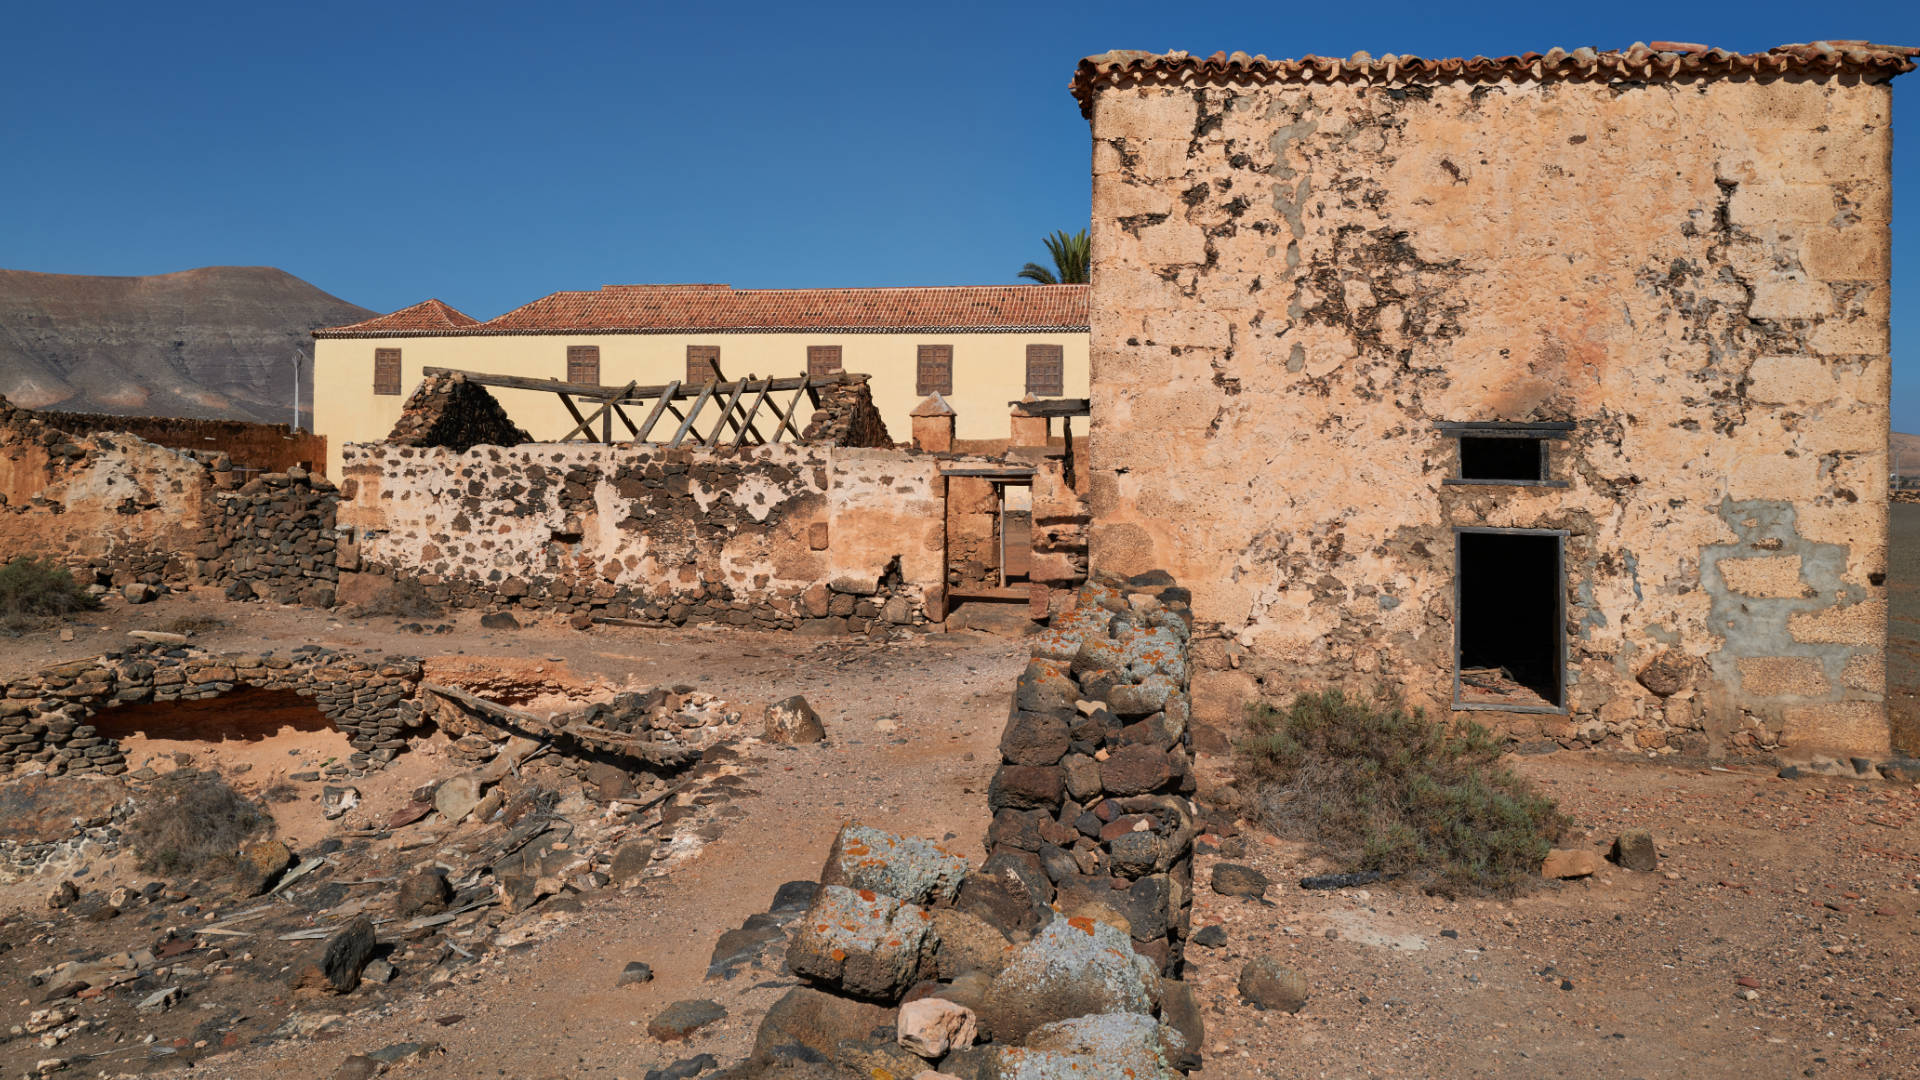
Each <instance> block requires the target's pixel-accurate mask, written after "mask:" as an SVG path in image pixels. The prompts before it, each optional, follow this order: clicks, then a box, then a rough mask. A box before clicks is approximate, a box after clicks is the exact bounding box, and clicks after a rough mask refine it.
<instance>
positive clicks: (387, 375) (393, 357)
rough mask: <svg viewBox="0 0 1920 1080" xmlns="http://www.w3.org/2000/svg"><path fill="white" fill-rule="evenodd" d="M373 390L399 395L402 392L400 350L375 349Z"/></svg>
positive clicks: (377, 392) (378, 392)
mask: <svg viewBox="0 0 1920 1080" xmlns="http://www.w3.org/2000/svg"><path fill="white" fill-rule="evenodd" d="M373 392H374V393H376V394H390V395H394V396H398V395H399V393H400V350H399V349H375V350H373Z"/></svg>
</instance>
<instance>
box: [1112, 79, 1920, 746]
mask: <svg viewBox="0 0 1920 1080" xmlns="http://www.w3.org/2000/svg"><path fill="white" fill-rule="evenodd" d="M1889 106H1890V95H1889V92H1888V88H1887V86H1886V85H1885V84H1884V83H1871V82H1863V81H1860V80H1857V79H1853V78H1847V79H1838V78H1835V79H1825V80H1812V81H1807V80H1770V81H1754V80H1747V79H1742V80H1740V81H1723V80H1722V81H1682V82H1653V83H1649V84H1642V83H1633V84H1624V83H1623V84H1616V85H1608V84H1606V83H1603V82H1597V81H1595V82H1577V81H1568V82H1524V83H1513V82H1501V83H1491V84H1485V85H1474V84H1469V83H1452V84H1446V83H1443V84H1439V85H1373V84H1365V83H1354V84H1336V85H1306V86H1303V85H1298V84H1293V85H1284V84H1269V85H1260V86H1242V87H1185V86H1183V87H1168V86H1134V87H1126V88H1119V89H1115V88H1106V89H1103V90H1100V91H1099V92H1098V94H1097V96H1096V98H1095V102H1094V110H1093V118H1092V123H1093V135H1094V192H1093V222H1092V227H1093V236H1092V240H1093V281H1092V300H1091V306H1092V312H1093V342H1094V344H1093V351H1092V366H1093V394H1092V396H1093V403H1094V412H1093V419H1092V427H1093V436H1094V437H1093V439H1092V452H1093V454H1094V460H1093V462H1092V465H1093V468H1092V474H1093V475H1092V483H1093V487H1092V501H1093V513H1094V519H1095V526H1094V529H1093V532H1092V537H1091V546H1092V560H1093V563H1094V566H1095V567H1096V568H1098V569H1101V570H1106V571H1113V572H1119V573H1129V572H1133V571H1137V570H1145V569H1148V568H1154V567H1159V568H1165V569H1167V570H1168V571H1170V572H1171V573H1172V574H1173V575H1174V576H1175V577H1176V578H1177V579H1178V580H1180V581H1181V582H1182V583H1183V584H1185V585H1188V586H1190V587H1191V588H1192V590H1193V603H1194V612H1195V616H1196V618H1197V619H1198V620H1200V623H1201V625H1202V627H1203V629H1204V631H1206V632H1204V633H1203V635H1202V636H1203V638H1205V640H1202V641H1200V642H1199V643H1197V646H1196V655H1197V657H1198V659H1199V660H1200V662H1201V664H1202V665H1203V667H1204V670H1202V671H1201V672H1199V673H1198V674H1197V675H1196V679H1195V697H1196V707H1197V708H1199V709H1200V710H1201V711H1202V712H1203V713H1206V714H1208V715H1211V716H1213V717H1214V718H1216V719H1225V718H1230V717H1232V716H1234V715H1235V714H1236V713H1237V710H1238V708H1239V705H1240V703H1241V702H1243V701H1244V700H1246V699H1247V698H1249V697H1252V696H1255V695H1258V694H1261V693H1266V694H1283V693H1286V692H1289V691H1290V690H1291V689H1293V688H1294V687H1297V686H1303V685H1308V684H1315V683H1329V682H1335V683H1348V684H1370V683H1373V682H1376V681H1387V682H1390V683H1393V684H1396V685H1399V686H1402V687H1404V688H1405V689H1406V690H1407V692H1408V694H1409V696H1410V697H1411V698H1412V699H1413V700H1414V701H1415V702H1416V703H1418V704H1424V705H1426V706H1428V707H1430V708H1434V709H1437V710H1439V711H1440V712H1441V714H1443V715H1444V714H1445V713H1446V712H1447V710H1448V709H1449V707H1450V702H1451V701H1452V687H1451V677H1452V666H1453V596H1452V588H1453V577H1454V574H1453V557H1454V550H1453V535H1452V529H1453V528H1454V527H1456V526H1498V527H1529V528H1551V529H1564V530H1566V531H1567V532H1568V533H1569V534H1570V535H1569V536H1568V538H1567V546H1566V560H1567V571H1566V604H1567V609H1566V610H1567V619H1566V621H1567V630H1568V635H1569V657H1568V661H1569V675H1568V678H1569V680H1570V685H1569V687H1568V690H1567V700H1568V705H1569V709H1568V713H1569V714H1568V715H1566V716H1556V715H1522V714H1511V713H1501V714H1480V715H1479V718H1481V719H1491V720H1493V721H1495V722H1496V723H1497V724H1498V725H1499V726H1501V727H1504V728H1505V729H1506V730H1508V731H1510V732H1511V733H1513V734H1514V735H1515V736H1516V737H1519V738H1522V739H1541V738H1546V739H1555V740H1559V741H1560V742H1562V743H1563V744H1566V745H1576V744H1579V743H1593V742H1604V743H1607V744H1609V745H1619V746H1625V747H1629V748H1640V749H1662V748H1667V747H1670V746H1671V747H1678V748H1684V749H1706V748H1709V747H1730V748H1738V747H1746V746H1775V745H1778V746H1779V747H1780V748H1781V749H1782V751H1783V752H1785V753H1788V754H1789V755H1802V754H1808V753H1817V752H1828V753H1831V752H1848V751H1850V752H1855V753H1865V754H1874V753H1880V752H1884V751H1885V750H1886V748H1887V733H1886V724H1885V713H1884V706H1883V699H1884V692H1885V674H1884V652H1885V636H1886V620H1885V610H1886V608H1885V605H1886V598H1885V590H1884V588H1883V586H1882V582H1883V581H1884V569H1885V561H1886V524H1887V512H1886V505H1887V490H1886V487H1887V484H1886V478H1887V402H1888V356H1887V352H1888V336H1887V318H1888V293H1887V275H1888V259H1889V247H1888V244H1889V239H1888V219H1889V214H1890V206H1889V203H1890V183H1889V151H1890V145H1891V138H1890V133H1889V115H1888V113H1889ZM1487 420H1560V421H1572V422H1573V423H1574V425H1575V427H1574V431H1573V433H1572V437H1571V439H1570V440H1568V441H1567V442H1563V443H1557V444H1555V448H1554V451H1553V466H1552V473H1551V475H1552V477H1553V478H1554V479H1556V480H1559V481H1563V482H1564V483H1565V484H1566V486H1565V487H1563V488H1476V487H1451V486H1445V485H1443V484H1442V483H1441V481H1442V478H1444V477H1447V476H1450V475H1454V473H1455V469H1456V460H1455V444H1454V443H1453V442H1452V441H1451V440H1449V439H1447V438H1445V437H1443V436H1442V435H1441V433H1440V432H1439V431H1437V430H1436V428H1435V424H1436V422H1439V421H1487ZM1209 635H1210V636H1209ZM1663 651H1664V652H1665V660H1666V663H1665V664H1664V665H1663V666H1662V667H1661V669H1660V671H1657V672H1654V673H1650V676H1651V677H1650V678H1649V679H1648V683H1649V684H1650V685H1652V686H1655V687H1657V688H1658V689H1660V690H1662V691H1663V692H1662V693H1655V692H1654V691H1653V690H1651V689H1649V688H1648V686H1647V685H1643V684H1642V683H1641V682H1640V681H1639V680H1638V679H1637V678H1636V676H1638V675H1641V674H1642V673H1643V672H1645V671H1646V669H1647V668H1648V666H1649V664H1650V663H1651V662H1652V661H1653V659H1654V658H1655V657H1656V656H1658V655H1660V654H1662V653H1663ZM1661 672H1675V673H1677V675H1675V676H1674V677H1672V678H1662V677H1660V673H1661ZM1667 691H1670V692H1667Z"/></svg>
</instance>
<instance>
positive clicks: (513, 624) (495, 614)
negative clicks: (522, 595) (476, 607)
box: [480, 611, 520, 630]
mask: <svg viewBox="0 0 1920 1080" xmlns="http://www.w3.org/2000/svg"><path fill="white" fill-rule="evenodd" d="M480 625H481V627H482V628H483V629H487V630H518V629H520V620H519V619H516V618H514V617H513V612H511V611H489V612H487V613H486V614H485V615H482V616H480Z"/></svg>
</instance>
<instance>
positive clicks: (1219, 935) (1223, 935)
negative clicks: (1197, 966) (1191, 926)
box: [1191, 923, 1227, 949]
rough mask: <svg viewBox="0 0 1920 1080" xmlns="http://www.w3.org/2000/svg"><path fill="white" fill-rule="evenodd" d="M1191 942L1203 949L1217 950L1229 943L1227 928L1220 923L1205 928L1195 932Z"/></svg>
mask: <svg viewBox="0 0 1920 1080" xmlns="http://www.w3.org/2000/svg"><path fill="white" fill-rule="evenodd" d="M1191 940H1192V941H1193V943H1194V944H1195V945H1198V946H1200V947H1201V948H1203V949H1217V948H1219V947H1220V946H1222V945H1225V944H1226V943H1227V928H1226V927H1224V926H1221V925H1220V924H1219V923H1215V924H1213V925H1212V926H1203V927H1201V928H1200V929H1198V930H1196V931H1194V934H1193V937H1192V939H1191Z"/></svg>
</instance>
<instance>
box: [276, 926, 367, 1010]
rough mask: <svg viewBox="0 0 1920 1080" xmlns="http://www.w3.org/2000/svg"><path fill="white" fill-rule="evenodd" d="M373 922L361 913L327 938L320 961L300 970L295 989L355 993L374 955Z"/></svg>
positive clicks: (295, 981) (295, 979)
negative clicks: (361, 975) (362, 974)
mask: <svg viewBox="0 0 1920 1080" xmlns="http://www.w3.org/2000/svg"><path fill="white" fill-rule="evenodd" d="M375 943H376V942H375V938H374V931H373V921H372V920H370V919H368V918H366V917H365V916H361V917H360V918H357V919H355V920H353V921H352V922H350V923H348V924H347V925H346V926H345V927H344V928H342V929H341V930H340V931H339V932H338V933H336V934H334V935H333V936H332V937H330V938H328V939H327V944H326V946H325V947H324V948H323V949H322V950H321V953H320V959H319V961H318V962H317V963H312V964H308V965H307V966H306V967H305V968H303V969H300V971H299V973H298V974H297V975H296V976H295V978H294V987H295V989H301V990H327V991H331V992H333V993H336V994H347V993H352V992H353V989H354V988H355V987H357V986H359V985H360V972H361V969H363V968H365V967H366V966H367V961H368V960H370V959H372V958H373V949H374V945H375Z"/></svg>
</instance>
